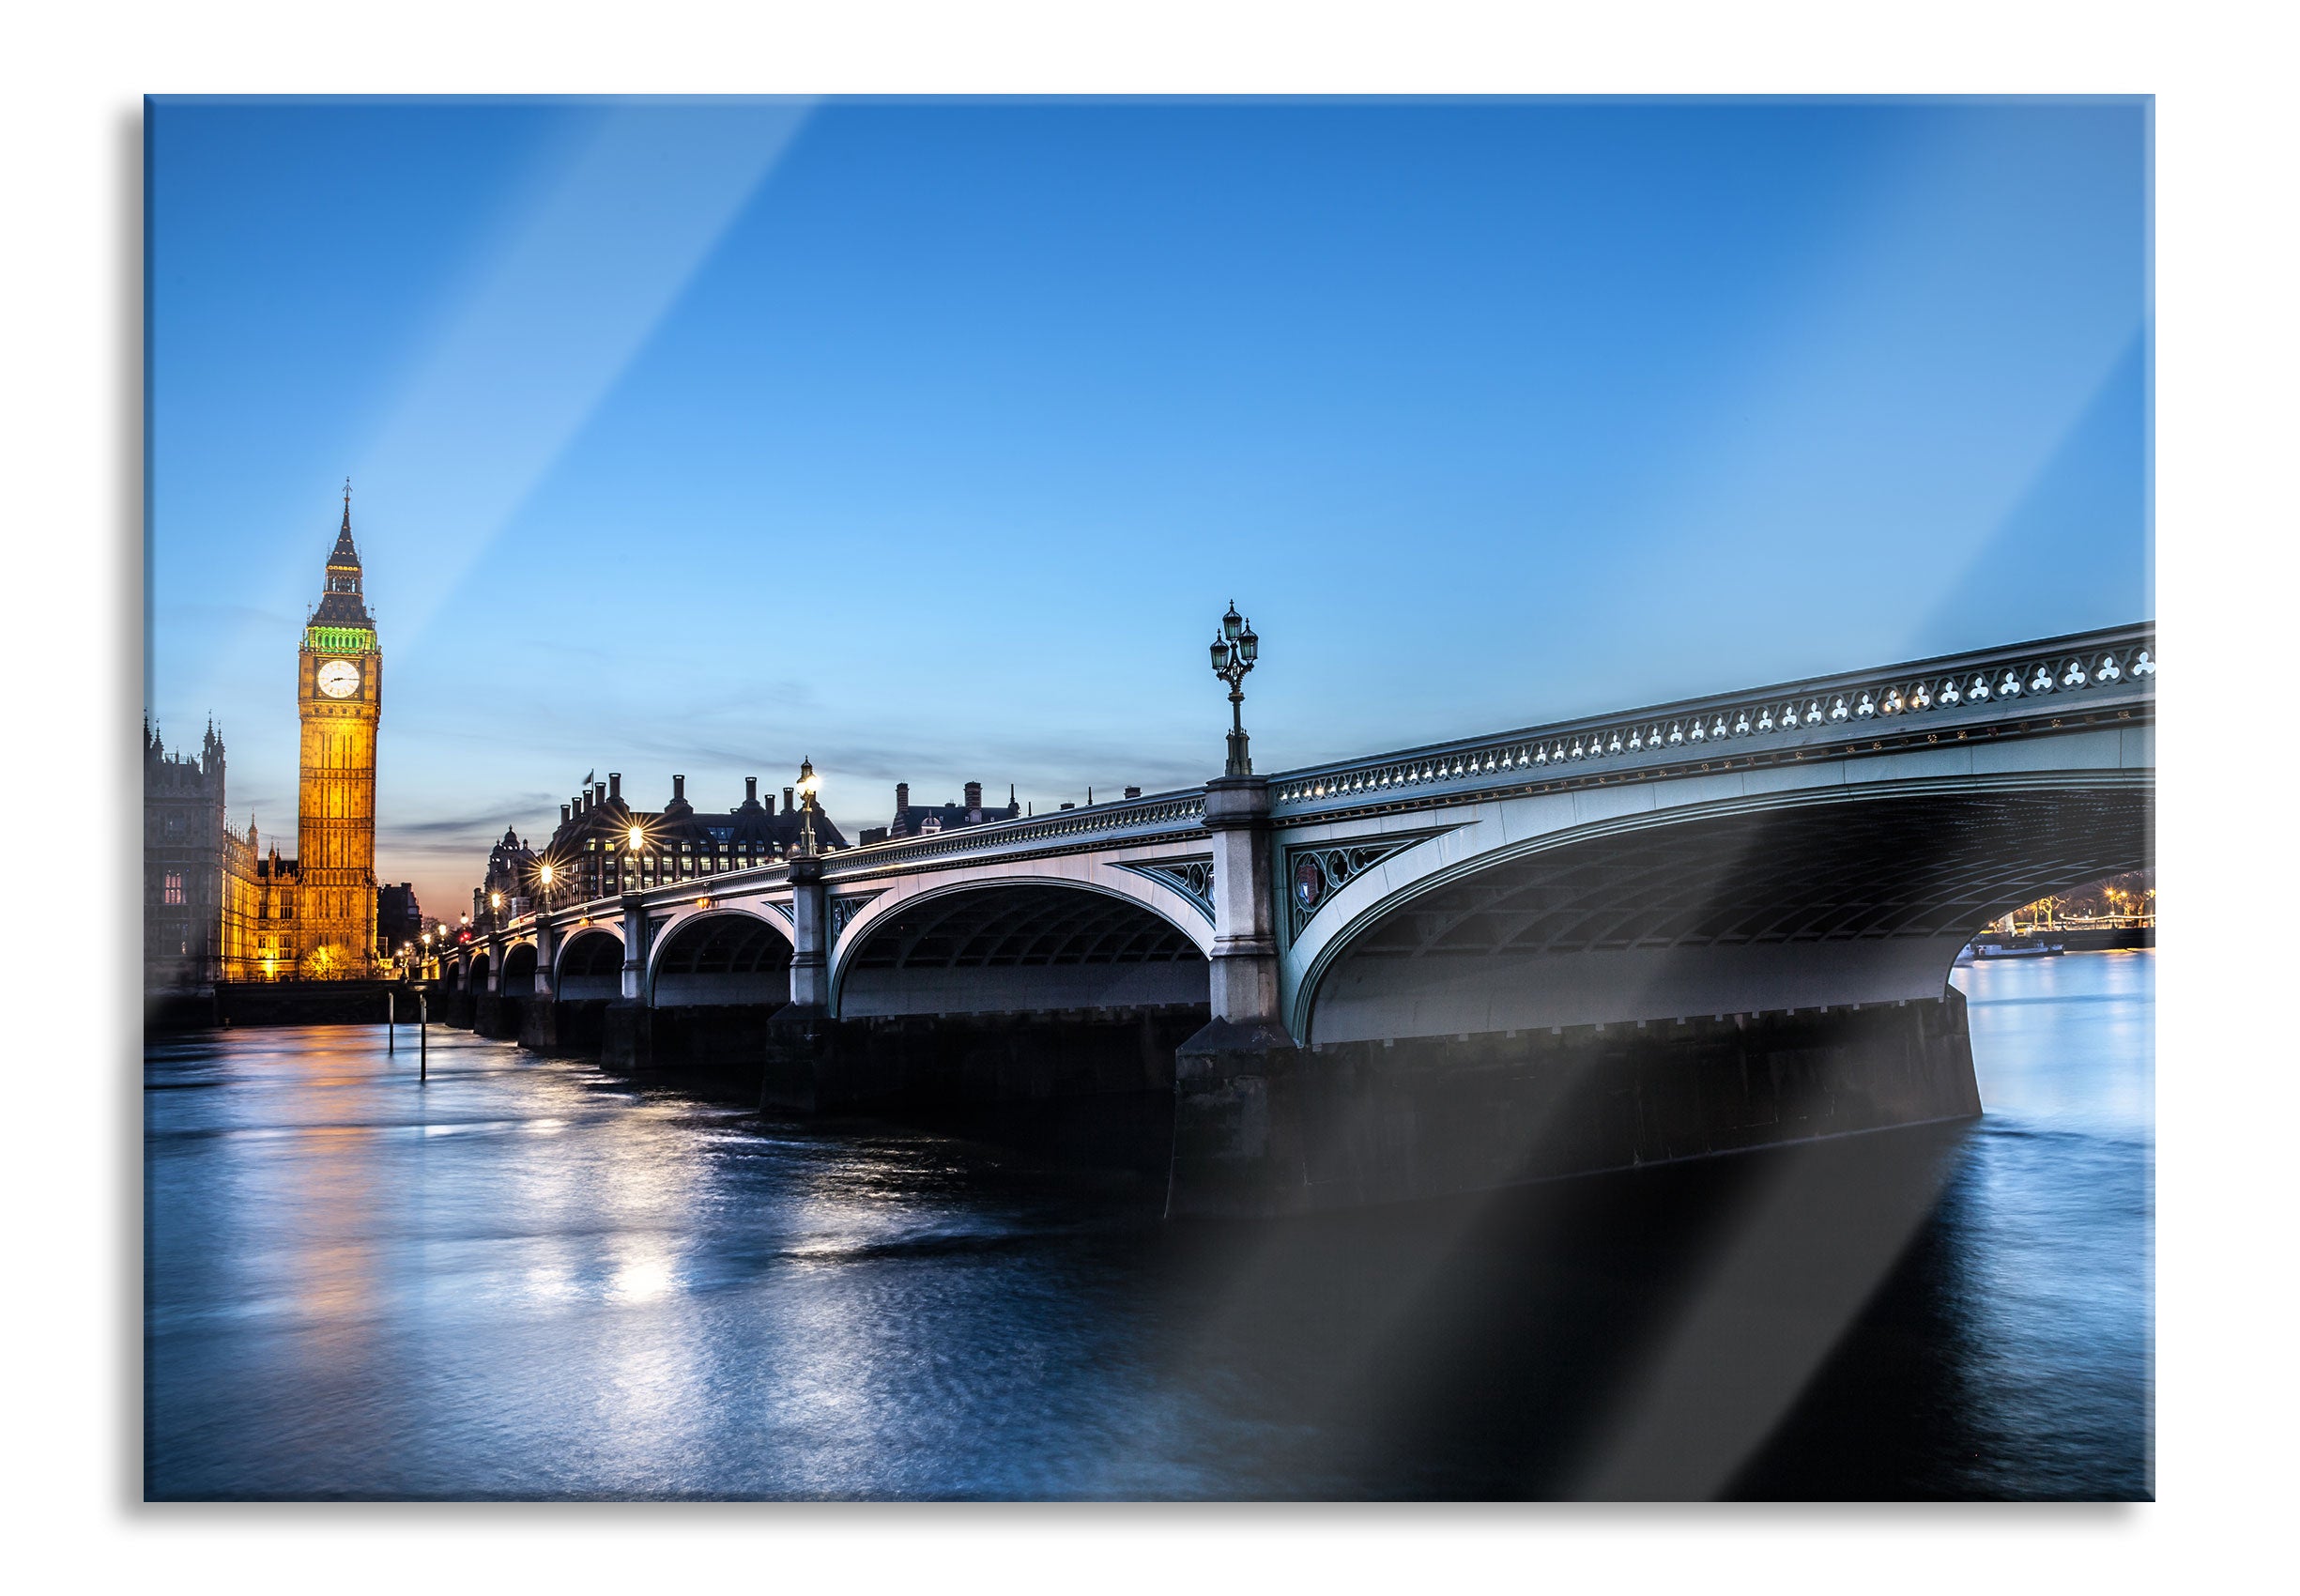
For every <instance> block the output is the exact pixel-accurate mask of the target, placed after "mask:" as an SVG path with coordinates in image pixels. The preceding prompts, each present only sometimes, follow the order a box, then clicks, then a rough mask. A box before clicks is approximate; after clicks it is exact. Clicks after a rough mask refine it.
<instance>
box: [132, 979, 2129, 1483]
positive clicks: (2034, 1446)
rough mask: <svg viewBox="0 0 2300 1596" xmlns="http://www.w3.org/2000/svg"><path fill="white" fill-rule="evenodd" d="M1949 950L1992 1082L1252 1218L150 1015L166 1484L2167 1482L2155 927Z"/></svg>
mask: <svg viewBox="0 0 2300 1596" xmlns="http://www.w3.org/2000/svg"><path fill="white" fill-rule="evenodd" d="M1956 980H1957V983H1958V985H1959V986H1961V987H1962V988H1963V989H1964V990H1965V991H1966V993H1967V994H1968V997H1969V999H1970V1005H1971V1006H1970V1014H1971V1022H1972V1032H1973V1046H1974V1053H1975V1058H1976V1062H1977V1068H1978V1073H1979V1076H1980V1083H1981V1094H1982V1097H1983V1100H1984V1102H1985V1103H1986V1109H1987V1113H1986V1116H1985V1117H1984V1118H1983V1119H1982V1120H1981V1121H1980V1122H1979V1123H1978V1124H1976V1125H1973V1126H1970V1127H1960V1128H1951V1129H1920V1130H1910V1131H1896V1132H1890V1133H1885V1134H1881V1135H1874V1136H1863V1137H1853V1138H1847V1139H1844V1140H1841V1141H1837V1142H1832V1143H1820V1144H1816V1145H1812V1146H1807V1147H1801V1148H1792V1149H1781V1150H1773V1151H1767V1152H1763V1153H1756V1154H1750V1155H1744V1156H1741V1157H1737V1158H1732V1159H1711V1160H1706V1161H1703V1162H1700V1163H1695V1164H1686V1165H1679V1166H1670V1167H1662V1168H1652V1169H1647V1170H1642V1171H1638V1172H1633V1173H1628V1174H1618V1175H1607V1176H1600V1177H1594V1178H1589V1179H1583V1180H1574V1181H1565V1182H1557V1183H1554V1184H1551V1185H1547V1186H1542V1187H1538V1188H1532V1189H1524V1190H1520V1191H1516V1192H1511V1193H1509V1194H1506V1195H1502V1196H1494V1197H1484V1198H1479V1199H1474V1200H1464V1201H1459V1202H1451V1203H1444V1204H1425V1205H1415V1206H1413V1207H1410V1208H1400V1209H1395V1210H1388V1211H1382V1212H1376V1213H1368V1214H1357V1215H1351V1216H1344V1217H1339V1218H1334V1219H1327V1220H1313V1221H1294V1222H1289V1223H1281V1224H1261V1225H1220V1226H1213V1225H1171V1224H1168V1223H1166V1222H1164V1221H1163V1220H1160V1219H1159V1218H1158V1201H1159V1196H1160V1193H1159V1192H1158V1190H1157V1189H1155V1183H1153V1182H1148V1181H1141V1180H1134V1179H1129V1178H1127V1177H1124V1176H1112V1175H1088V1174H1077V1173H1065V1172H1061V1171H1052V1170H1047V1169H1043V1168H1038V1167H1034V1166H1033V1165H1031V1164H1030V1163H1028V1162H1026V1161H1024V1160H1021V1159H1017V1158H1014V1157H1012V1156H1009V1155H1006V1154H1003V1153H1001V1152H999V1151H998V1150H996V1149H994V1148H989V1147H986V1146H983V1145H980V1144H975V1143H964V1142H959V1141H956V1140H952V1139H949V1138H945V1137H940V1136H936V1135H931V1134H926V1133H922V1132H916V1131H906V1130H898V1129H892V1128H885V1127H871V1126H863V1127H846V1128H835V1129H834V1128H808V1127H801V1126H796V1125H764V1126H762V1125H761V1124H760V1123H759V1122H758V1121H757V1120H756V1119H755V1118H754V1117H753V1116H752V1115H751V1114H750V1113H748V1112H747V1111H746V1110H745V1108H744V1105H742V1104H740V1103H732V1102H727V1101H719V1100H713V1098H712V1097H708V1096H703V1095H695V1094H687V1093H682V1092H677V1091H671V1090H666V1089H664V1088H660V1087H650V1088H647V1089H644V1090H640V1089H635V1088H634V1087H633V1086H632V1085H631V1084H630V1083H629V1082H624V1081H619V1080H616V1079H614V1078H611V1077H607V1076H605V1075H602V1074H601V1073H600V1072H599V1071H598V1070H596V1069H595V1068H593V1067H588V1066H585V1065H582V1064H579V1063H574V1062H566V1061H540V1060H536V1059H533V1058H531V1057H529V1055H526V1054H523V1053H521V1052H520V1051H518V1050H517V1049H516V1048H515V1047H514V1046H512V1045H511V1044H508V1043H501V1042H489V1041H484V1040H481V1039H479V1038H476V1037H473V1036H469V1035H468V1034H466V1033H460V1032H442V1031H439V1030H437V1029H435V1030H434V1032H433V1035H432V1043H431V1055H430V1062H431V1071H430V1079H429V1081H428V1082H421V1083H419V1082H418V1080H417V1071H416V1058H415V1054H414V1052H413V1051H412V1048H411V1046H410V1045H409V1044H411V1043H412V1040H413V1038H412V1036H411V1035H410V1034H409V1033H407V1032H406V1031H403V1032H402V1033H401V1038H400V1039H401V1043H402V1046H401V1048H400V1051H398V1053H397V1054H396V1055H391V1054H387V1053H386V1051H385V1038H384V1035H383V1032H382V1030H381V1028H380V1027H377V1028H372V1029H369V1028H353V1027H329V1028H313V1029H308V1030H252V1031H236V1032H226V1033H221V1034H216V1035H212V1036H193V1037H184V1038H158V1039H155V1040H154V1042H153V1043H152V1045H151V1046H150V1047H149V1048H148V1050H147V1052H146V1098H145V1102H146V1118H145V1125H146V1159H145V1227H146V1229H145V1236H146V1266H145V1299H146V1306H145V1315H146V1317H145V1326H146V1347H145V1376H146V1393H145V1396H146V1405H145V1416H146V1417H145V1424H146V1432H145V1434H146V1451H145V1468H146V1492H147V1494H148V1495H149V1496H152V1497H154V1498H167V1499H180V1498H212V1497H233V1498H249V1497H255V1498H267V1497H295V1498H304V1497H475V1496H476V1497H557V1496H702V1497H709V1496H737V1497H1129V1498H1130V1497H1163V1498H1175V1497H1184V1498H1189V1497H1214V1498H1235V1497H1246V1498H1276V1497H1328V1498H1330V1497H1343V1498H1367V1497H1440V1498H1461V1497H1468V1498H1495V1497H1498V1498H1521V1497H1558V1496H1639V1497H1670V1498H1681V1497H1708V1496H1763V1497H1856V1498H1899V1497H1943V1496H1946V1497H1973V1496H1980V1497H1989V1496H2047V1497H2084V1498H2132V1497H2143V1496H2148V1495H2149V1494H2150V1493H2151V1491H2152V1489H2153V1478H2154V1477H2153V1463H2152V1438H2151V1437H2152V1371H2153V1343H2152V1323H2153V1318H2154V1312H2153V1298H2152V1292H2153V1271H2152V1257H2153V1251H2154V1176H2153V1168H2154V955H2153V954H2147V953H2139V954H2096V955H2072V956H2069V957H2066V958H2062V959H2037V960H2024V961H2018V962H2001V963H1992V964H1984V965H1980V966H1976V967H1974V968H1971V969H1969V970H1965V971H1960V972H1958V974H1957V975H1956Z"/></svg>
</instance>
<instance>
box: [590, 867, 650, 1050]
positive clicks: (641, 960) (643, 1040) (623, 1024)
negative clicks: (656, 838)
mask: <svg viewBox="0 0 2300 1596" xmlns="http://www.w3.org/2000/svg"><path fill="white" fill-rule="evenodd" d="M622 917H623V965H622V982H621V988H620V989H619V990H618V991H617V993H616V996H615V998H614V999H613V1001H611V1002H610V1003H609V1004H608V1005H607V1006H606V1014H605V1015H604V1016H603V1017H602V1019H601V1024H600V1036H599V1063H600V1067H602V1068H606V1069H612V1070H618V1071H636V1070H641V1069H647V1068H651V1067H652V1066H653V1064H654V1061H655V1049H654V1018H655V1017H654V1010H653V1009H652V1008H651V1007H649V1006H648V1005H647V1001H646V980H647V900H646V899H645V898H641V897H639V896H638V895H636V894H635V893H626V894H625V895H624V896H623V900H622Z"/></svg>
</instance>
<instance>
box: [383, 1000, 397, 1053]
mask: <svg viewBox="0 0 2300 1596" xmlns="http://www.w3.org/2000/svg"><path fill="white" fill-rule="evenodd" d="M383 1051H384V1053H385V1055H386V1056H387V1057H388V1056H389V1055H391V1054H392V1053H395V1052H397V1051H399V994H398V993H397V992H395V991H393V990H391V988H389V987H386V988H384V989H383Z"/></svg>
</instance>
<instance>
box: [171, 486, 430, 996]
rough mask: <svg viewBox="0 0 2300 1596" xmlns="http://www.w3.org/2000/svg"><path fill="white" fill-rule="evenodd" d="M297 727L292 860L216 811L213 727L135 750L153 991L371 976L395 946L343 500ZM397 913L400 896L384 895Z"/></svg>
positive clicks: (374, 705) (219, 757) (364, 643)
mask: <svg viewBox="0 0 2300 1596" xmlns="http://www.w3.org/2000/svg"><path fill="white" fill-rule="evenodd" d="M296 708H297V714H298V716H299V720H300V721H301V725H302V738H301V744H300V752H299V779H298V782H297V803H296V852H295V856H294V857H293V858H283V857H282V856H281V854H280V851H279V846H278V844H277V843H276V842H275V843H274V844H273V845H272V847H271V849H270V850H269V852H264V851H262V850H261V849H260V847H259V843H258V836H257V833H256V829H255V824H254V822H253V821H249V823H248V828H247V830H246V832H245V833H241V832H238V831H236V830H235V829H234V828H233V826H232V824H231V822H230V821H229V820H228V819H227V817H226V814H225V808H224V790H223V777H224V754H223V739H222V735H221V734H220V733H219V732H218V731H217V729H216V728H215V727H214V726H213V725H212V724H210V725H209V727H208V728H207V735H206V738H205V741H204V742H203V743H202V744H201V751H200V756H199V758H198V759H196V760H195V759H192V758H191V757H190V756H188V755H171V754H169V753H168V752H167V751H166V749H165V748H164V747H163V746H162V744H161V739H160V736H159V733H158V732H157V731H156V730H154V729H153V728H152V727H151V726H150V725H149V724H148V723H147V724H146V728H145V739H144V744H145V745H144V860H145V870H144V874H145V881H144V970H145V988H146V990H147V991H152V992H169V991H191V990H202V989H204V988H208V987H212V986H213V985H214V983H216V982H217V981H260V980H284V979H289V978H300V979H306V980H333V979H346V978H355V977H360V976H367V975H373V974H376V973H377V972H378V966H379V963H380V960H381V958H382V956H383V955H384V954H385V953H386V952H388V950H389V948H390V945H391V943H390V941H389V932H388V930H386V932H385V934H384V935H383V936H381V937H379V935H378V925H377V897H378V894H377V887H376V726H377V723H378V721H379V720H380V718H381V715H382V710H383V651H382V649H381V647H380V646H379V645H378V643H377V641H376V623H375V619H374V617H372V616H371V615H370V614H369V613H368V610H367V604H366V599H365V597H364V595H363V593H362V591H361V573H360V554H359V550H358V549H357V548H355V547H354V546H353V545H352V541H351V493H350V489H349V486H348V484H346V486H345V494H344V521H343V526H342V529H340V530H339V531H338V533H337V535H336V540H335V547H334V548H333V549H332V550H331V551H330V553H329V555H328V565H327V575H326V585H325V587H324V589H323V591H322V592H321V594H320V600H319V604H318V606H317V607H315V608H314V610H313V611H312V614H311V616H310V618H309V620H308V621H307V622H306V623H305V625H304V628H303V638H302V643H301V646H300V647H299V649H298V651H297V655H296ZM392 893H393V897H394V898H395V899H396V900H397V903H398V905H399V906H400V909H401V912H402V913H412V911H413V909H414V903H413V897H412V894H411V893H409V892H408V891H407V889H406V887H405V886H402V887H400V888H397V889H392Z"/></svg>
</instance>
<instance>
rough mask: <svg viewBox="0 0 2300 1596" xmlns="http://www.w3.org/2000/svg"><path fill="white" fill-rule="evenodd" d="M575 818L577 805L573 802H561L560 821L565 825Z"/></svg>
mask: <svg viewBox="0 0 2300 1596" xmlns="http://www.w3.org/2000/svg"><path fill="white" fill-rule="evenodd" d="M574 819H575V806H574V805H573V804H561V805H560V806H559V823H560V824H561V825H565V824H566V823H567V822H568V821H572V820H574Z"/></svg>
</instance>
